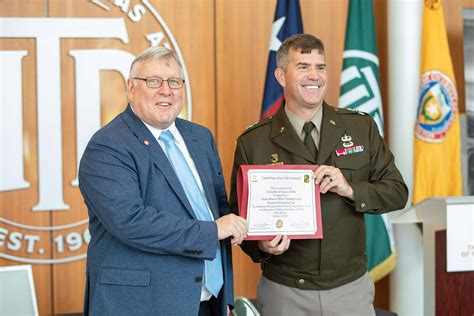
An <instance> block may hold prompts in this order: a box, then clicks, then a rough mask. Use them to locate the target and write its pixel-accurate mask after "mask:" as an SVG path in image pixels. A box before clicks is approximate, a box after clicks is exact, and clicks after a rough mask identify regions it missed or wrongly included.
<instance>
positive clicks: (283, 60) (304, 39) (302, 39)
mask: <svg viewBox="0 0 474 316" xmlns="http://www.w3.org/2000/svg"><path fill="white" fill-rule="evenodd" d="M292 49H294V50H299V51H300V53H301V54H311V52H312V51H313V50H315V49H316V50H318V52H319V53H320V54H324V44H323V42H322V41H321V40H320V39H319V38H317V37H314V36H313V35H310V34H295V35H293V36H290V37H288V38H287V39H286V40H285V41H283V43H282V44H281V46H280V48H278V51H277V54H276V63H277V67H278V68H281V69H284V68H285V67H286V65H288V52H289V51H290V50H292Z"/></svg>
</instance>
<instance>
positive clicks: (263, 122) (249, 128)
mask: <svg viewBox="0 0 474 316" xmlns="http://www.w3.org/2000/svg"><path fill="white" fill-rule="evenodd" d="M272 118H273V116H269V117H267V118H264V119H263V120H260V121H258V122H255V123H253V124H250V125H249V126H247V128H246V129H245V131H244V134H245V133H247V132H248V131H251V130H253V129H255V128H257V127H259V126H262V125H265V124H268V123H270V122H271V121H272Z"/></svg>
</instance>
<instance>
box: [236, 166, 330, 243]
mask: <svg viewBox="0 0 474 316" xmlns="http://www.w3.org/2000/svg"><path fill="white" fill-rule="evenodd" d="M316 168H317V166H315V165H242V166H240V169H239V172H238V175H237V195H238V202H239V214H240V216H242V217H244V218H246V219H247V222H248V225H249V231H248V237H247V238H246V240H268V239H273V238H274V237H275V236H276V235H278V234H280V235H287V236H289V237H290V238H291V239H316V238H323V227H322V221H321V202H320V197H319V185H316V184H315V183H314V179H313V172H314V170H316Z"/></svg>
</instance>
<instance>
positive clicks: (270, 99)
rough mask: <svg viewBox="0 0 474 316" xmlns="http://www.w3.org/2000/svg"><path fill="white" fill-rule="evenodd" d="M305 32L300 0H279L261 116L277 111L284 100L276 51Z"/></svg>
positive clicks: (273, 26)
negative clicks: (276, 72) (293, 37)
mask: <svg viewBox="0 0 474 316" xmlns="http://www.w3.org/2000/svg"><path fill="white" fill-rule="evenodd" d="M300 33H303V22H302V21H301V12H300V3H299V0H278V2H277V7H276V11H275V19H274V21H273V25H272V35H271V37H270V45H269V46H270V48H269V51H270V52H269V56H268V67H267V76H266V79H265V90H264V93H263V104H262V111H261V114H260V117H261V118H265V117H268V116H270V115H273V114H275V113H276V112H277V110H278V108H279V107H280V104H281V103H282V101H283V89H282V88H281V86H280V84H279V83H278V81H277V80H276V78H275V74H274V73H275V69H276V52H277V50H278V48H279V47H280V45H281V43H282V42H283V41H284V40H285V39H286V38H288V37H290V36H291V35H294V34H300Z"/></svg>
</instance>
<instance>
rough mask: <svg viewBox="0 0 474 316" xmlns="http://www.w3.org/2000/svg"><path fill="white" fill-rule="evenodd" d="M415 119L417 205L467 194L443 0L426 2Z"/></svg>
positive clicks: (415, 185)
mask: <svg viewBox="0 0 474 316" xmlns="http://www.w3.org/2000/svg"><path fill="white" fill-rule="evenodd" d="M421 36H422V42H421V64H420V71H421V85H420V97H419V99H418V109H417V118H416V123H415V141H414V171H413V183H414V188H413V203H418V202H420V201H422V200H424V199H426V198H430V197H434V196H458V195H462V178H461V145H460V141H461V137H460V129H459V111H458V93H457V91H456V82H455V78H454V71H453V64H452V62H451V55H450V53H449V46H448V38H447V34H446V27H445V23H444V15H443V5H442V2H441V1H425V2H424V7H423V28H422V33H421Z"/></svg>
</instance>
